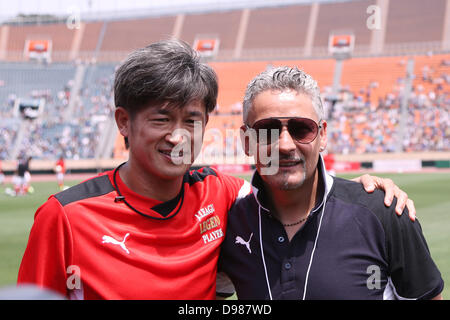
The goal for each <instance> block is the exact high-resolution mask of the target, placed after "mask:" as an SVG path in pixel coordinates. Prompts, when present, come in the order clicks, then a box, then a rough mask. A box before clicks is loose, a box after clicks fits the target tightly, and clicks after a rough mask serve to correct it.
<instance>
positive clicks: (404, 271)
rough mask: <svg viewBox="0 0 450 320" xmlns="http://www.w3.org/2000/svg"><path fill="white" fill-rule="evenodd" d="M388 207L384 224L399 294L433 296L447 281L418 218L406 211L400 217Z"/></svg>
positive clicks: (393, 279) (413, 297)
mask: <svg viewBox="0 0 450 320" xmlns="http://www.w3.org/2000/svg"><path fill="white" fill-rule="evenodd" d="M391 207H392V208H393V207H394V205H392V206H391ZM388 211H389V212H387V213H386V215H385V216H384V219H385V223H384V228H385V231H386V246H387V255H388V263H389V276H390V283H391V284H392V286H393V287H394V288H393V289H394V290H393V291H394V294H395V296H396V298H399V299H403V298H405V299H431V298H434V297H435V296H437V295H438V294H439V293H441V292H442V290H443V287H444V281H443V280H442V277H441V274H440V272H439V270H438V268H437V266H436V264H435V263H434V261H433V259H432V257H431V254H430V250H429V248H428V245H427V242H426V240H425V237H424V235H423V233H422V228H421V225H420V223H419V221H418V219H416V220H415V221H414V222H412V221H411V220H409V217H408V213H407V212H403V214H402V215H401V216H400V217H398V216H397V215H396V214H395V213H394V212H391V211H392V210H388Z"/></svg>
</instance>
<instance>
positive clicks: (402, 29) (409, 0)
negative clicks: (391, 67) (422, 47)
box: [386, 0, 446, 44]
mask: <svg viewBox="0 0 450 320" xmlns="http://www.w3.org/2000/svg"><path fill="white" fill-rule="evenodd" d="M445 5H446V0H433V1H431V2H429V1H422V0H396V1H389V12H388V19H387V32H386V43H387V44H402V43H408V42H412V43H417V42H433V41H438V42H439V41H441V40H442V30H443V24H444V19H445V17H444V14H445ZM412 17H414V18H413V19H414V20H412V19H411V18H412ZM412 21H414V22H413V23H414V25H413V26H412V25H411V22H412ZM416 26H417V27H416Z"/></svg>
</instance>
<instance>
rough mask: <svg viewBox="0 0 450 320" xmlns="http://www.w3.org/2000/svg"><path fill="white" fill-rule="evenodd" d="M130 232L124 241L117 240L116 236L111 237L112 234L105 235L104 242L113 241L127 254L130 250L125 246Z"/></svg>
mask: <svg viewBox="0 0 450 320" xmlns="http://www.w3.org/2000/svg"><path fill="white" fill-rule="evenodd" d="M129 235H130V234H129V233H127V234H126V235H125V237H123V240H122V241H117V240H116V239H114V238H112V237H110V236H103V237H102V240H103V241H102V243H112V244H115V245H118V246H120V247H121V248H122V249H123V250H124V251H125V252H126V253H127V254H130V251H128V248H127V247H126V246H125V240H127V238H128V236H129Z"/></svg>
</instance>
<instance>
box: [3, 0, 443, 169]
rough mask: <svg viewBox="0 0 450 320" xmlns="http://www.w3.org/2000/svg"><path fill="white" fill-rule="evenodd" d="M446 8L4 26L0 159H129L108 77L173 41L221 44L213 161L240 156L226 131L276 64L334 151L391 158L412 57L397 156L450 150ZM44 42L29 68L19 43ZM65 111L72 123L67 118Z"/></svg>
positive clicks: (357, 6)
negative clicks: (339, 57) (289, 74)
mask: <svg viewBox="0 0 450 320" xmlns="http://www.w3.org/2000/svg"><path fill="white" fill-rule="evenodd" d="M382 3H385V4H387V7H386V8H384V9H386V10H387V13H388V14H387V21H386V24H385V26H386V30H384V37H382V38H377V39H378V40H380V39H381V40H380V41H382V43H381V45H380V48H381V49H380V50H381V51H379V52H378V51H377V54H376V55H374V52H373V50H372V49H371V47H372V45H373V42H374V39H375V37H374V36H375V35H376V34H375V31H372V30H370V29H369V28H367V25H366V22H367V17H368V15H367V13H366V9H367V8H368V7H369V6H370V5H380V4H382ZM447 5H448V1H447V0H434V1H432V3H431V2H425V1H421V0H395V1H393V0H390V1H376V0H358V1H355V0H353V1H342V2H337V3H327V2H324V3H310V4H299V5H292V4H290V5H287V6H278V7H259V8H244V9H230V10H222V11H218V10H214V8H211V9H210V10H209V11H208V10H207V11H204V10H203V11H201V12H189V13H187V12H175V11H174V12H173V13H169V14H165V15H163V16H155V15H152V16H150V15H149V16H148V17H143V16H142V15H140V16H139V17H134V18H129V17H127V18H121V19H104V20H100V21H98V20H97V21H96V20H89V21H82V22H81V26H80V29H69V28H67V26H66V24H65V23H61V22H60V23H37V24H36V23H34V24H33V23H30V24H26V25H19V24H17V23H12V24H4V25H3V26H2V27H1V32H0V60H2V61H1V62H0V113H1V119H0V125H1V127H0V159H1V160H3V159H11V160H14V159H15V158H16V157H17V156H18V155H19V153H20V152H22V151H24V150H27V151H28V152H32V153H33V157H34V158H37V159H56V158H57V157H58V156H59V155H60V154H61V152H63V153H64V155H65V157H66V158H67V159H97V158H99V157H114V158H118V159H124V158H126V155H127V151H126V150H125V147H124V145H123V139H122V137H121V136H119V135H117V136H116V135H115V133H114V134H113V136H112V137H107V135H108V134H107V133H105V132H106V131H105V130H106V129H105V128H109V127H110V124H111V123H112V122H111V121H113V118H112V114H113V109H114V103H113V96H112V82H113V74H114V70H115V67H116V65H117V64H118V63H119V62H120V61H121V60H122V59H123V58H124V57H125V56H126V54H128V53H129V52H131V51H132V50H133V49H136V48H138V47H143V46H145V45H147V44H149V43H151V42H154V41H157V40H160V39H164V38H168V37H170V36H177V37H179V38H181V39H183V40H185V41H187V42H188V43H190V44H193V42H194V41H195V39H196V38H198V37H202V36H213V37H217V38H218V39H219V41H220V46H219V51H218V54H217V56H215V57H212V58H209V60H208V63H210V65H211V66H212V67H213V68H214V69H215V70H216V72H217V74H218V79H219V88H220V90H219V97H218V106H217V110H216V111H215V112H214V114H213V115H211V117H210V122H209V124H208V127H207V129H208V130H209V134H210V135H206V136H205V145H204V147H203V150H204V151H205V152H207V153H209V154H215V153H222V154H227V153H230V152H231V153H233V154H238V153H239V152H240V151H238V150H237V149H238V148H239V146H238V143H236V141H235V138H236V137H237V136H236V135H235V136H234V137H233V138H232V137H231V136H228V137H227V134H226V132H227V130H230V129H233V130H235V131H236V132H237V130H238V128H239V127H240V125H241V122H242V105H241V102H242V98H243V95H244V92H245V87H246V85H247V83H248V82H249V81H250V79H252V78H253V77H254V76H255V75H256V74H258V73H259V72H261V71H262V70H264V69H265V68H267V67H270V66H278V65H289V66H298V67H299V68H301V69H303V70H305V71H306V72H308V73H310V74H311V75H313V76H314V78H315V79H316V80H317V81H318V83H319V86H320V87H321V89H322V96H323V99H324V101H325V107H326V109H327V110H326V111H327V113H328V115H329V116H331V119H330V120H329V124H330V126H329V128H330V142H329V144H328V145H329V151H330V152H333V153H336V154H340V155H359V154H367V153H380V152H381V153H382V152H389V153H392V152H395V151H397V150H398V130H399V122H400V118H401V116H402V113H401V107H400V105H401V101H402V98H403V89H404V88H405V79H406V76H407V75H406V64H407V61H408V59H410V58H412V59H414V77H413V88H412V92H411V96H410V100H409V102H408V110H407V119H406V129H405V130H406V132H405V137H406V138H405V140H404V141H403V142H402V145H403V150H404V152H421V151H437V152H443V151H444V152H449V151H450V129H449V127H450V126H449V124H450V119H449V111H450V110H449V106H450V53H449V52H448V51H445V50H440V49H441V48H444V47H445V46H444V45H443V43H444V42H443V41H444V40H445V39H444V38H445V34H444V33H445V21H446V19H448V17H446V16H445V15H446V12H448V11H449V10H447V9H446V8H447V7H446V6H447ZM411 21H414V24H412V23H411ZM269 22H270V23H269ZM343 30H344V31H348V32H349V33H351V34H354V35H355V39H356V41H355V51H354V56H353V57H352V58H351V59H347V60H345V61H343V64H342V66H343V67H342V76H341V79H340V87H339V88H338V96H337V100H336V97H335V96H334V92H333V90H334V88H332V85H333V75H334V72H335V68H336V65H337V64H336V61H335V60H334V59H333V58H331V57H330V56H329V54H328V51H327V46H328V39H329V36H330V33H332V32H334V31H343ZM39 37H41V38H47V39H50V40H51V42H52V61H51V63H49V64H47V65H46V64H39V63H36V62H31V61H30V62H28V61H25V60H26V59H25V58H24V55H23V52H24V47H25V42H26V40H27V39H32V38H39ZM308 46H309V47H308ZM405 50H406V51H405ZM408 50H409V51H408ZM77 75H79V76H80V79H79V80H76V79H77ZM78 82H79V83H78ZM75 85H78V86H75ZM74 86H75V87H74ZM78 87H79V90H75V89H77V88H78ZM74 88H75V89H74ZM72 94H73V95H75V96H73V95H72ZM33 97H34V98H36V97H37V98H43V99H45V109H44V113H43V114H42V115H41V116H40V117H39V118H38V119H36V120H24V119H22V118H21V117H18V116H17V114H14V112H13V109H14V105H15V101H16V99H17V98H33ZM74 99H75V100H76V101H75V100H74ZM69 104H70V106H72V105H73V109H70V108H69ZM69 111H70V112H69ZM67 112H69V115H73V116H71V117H69V118H67ZM108 132H110V131H108ZM111 132H112V131H111ZM219 136H220V139H219V140H220V141H219V140H217V139H218V138H217V137H219ZM108 138H109V139H108ZM220 144H221V146H222V147H220ZM100 149H101V150H100ZM230 150H231V151H230Z"/></svg>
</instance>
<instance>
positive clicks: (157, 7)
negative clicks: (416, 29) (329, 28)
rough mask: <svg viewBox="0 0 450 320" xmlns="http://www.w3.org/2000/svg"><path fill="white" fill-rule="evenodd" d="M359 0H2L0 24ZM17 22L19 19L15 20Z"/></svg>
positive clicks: (160, 14) (105, 18)
mask: <svg viewBox="0 0 450 320" xmlns="http://www.w3.org/2000/svg"><path fill="white" fill-rule="evenodd" d="M348 1H359V0H314V1H313V0H171V1H167V0H153V1H144V0H129V1H119V0H115V1H111V0H81V1H76V2H74V1H70V0H22V1H13V2H10V1H9V2H7V1H0V12H1V14H0V23H4V22H14V21H15V20H16V19H15V17H19V16H20V17H22V18H20V19H19V20H23V16H36V15H38V16H46V17H50V19H51V17H52V16H53V17H67V16H69V15H72V14H79V15H80V16H81V19H82V20H85V21H92V20H108V19H123V18H130V17H133V18H135V17H140V16H142V17H144V16H163V15H174V14H179V13H196V12H209V11H227V10H234V9H243V8H260V7H276V6H286V5H292V4H308V3H312V2H348ZM16 21H17V20H16Z"/></svg>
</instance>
